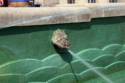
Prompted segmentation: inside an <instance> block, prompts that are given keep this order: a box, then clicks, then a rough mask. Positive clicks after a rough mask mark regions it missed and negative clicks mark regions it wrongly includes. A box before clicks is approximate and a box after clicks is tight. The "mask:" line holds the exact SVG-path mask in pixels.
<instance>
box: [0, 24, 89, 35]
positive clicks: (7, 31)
mask: <svg viewBox="0 0 125 83" xmlns="http://www.w3.org/2000/svg"><path fill="white" fill-rule="evenodd" d="M78 26H79V27H78ZM58 28H60V29H64V30H66V29H67V30H75V31H76V30H84V29H89V28H90V23H66V24H53V25H49V24H48V25H34V26H14V27H9V28H3V29H0V36H4V35H5V36H6V35H15V34H16V35H17V34H27V33H32V32H40V31H48V32H49V31H54V30H57V29H58Z"/></svg>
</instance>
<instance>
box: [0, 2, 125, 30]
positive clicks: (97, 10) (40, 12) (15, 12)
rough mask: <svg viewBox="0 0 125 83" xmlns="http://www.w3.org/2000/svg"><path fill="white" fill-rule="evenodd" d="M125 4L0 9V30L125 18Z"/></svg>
mask: <svg viewBox="0 0 125 83" xmlns="http://www.w3.org/2000/svg"><path fill="white" fill-rule="evenodd" d="M124 8H125V4H120V3H117V4H114V3H113V4H83V5H82V4H77V5H68V7H67V6H65V7H62V6H57V7H40V8H0V10H1V11H0V13H1V15H0V28H6V27H11V26H29V25H47V24H62V23H77V22H90V21H91V19H92V18H100V17H112V16H125V9H124Z"/></svg>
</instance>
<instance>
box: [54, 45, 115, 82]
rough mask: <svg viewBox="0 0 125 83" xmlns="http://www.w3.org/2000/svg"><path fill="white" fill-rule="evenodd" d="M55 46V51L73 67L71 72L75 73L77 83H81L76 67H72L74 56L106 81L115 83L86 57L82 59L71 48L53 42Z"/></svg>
mask: <svg viewBox="0 0 125 83" xmlns="http://www.w3.org/2000/svg"><path fill="white" fill-rule="evenodd" d="M53 46H54V48H55V51H56V52H57V53H58V54H59V55H60V56H61V58H62V59H63V60H64V61H65V62H67V63H69V66H70V68H71V72H72V73H73V75H74V78H75V80H76V83H79V79H78V77H77V75H76V73H75V71H74V69H73V67H72V64H71V62H72V60H73V57H74V58H76V59H78V60H79V61H81V62H82V63H83V64H84V65H86V67H88V68H89V69H91V71H93V72H94V73H95V74H97V75H98V76H100V77H101V78H103V79H104V80H105V81H106V83H114V82H112V80H110V79H109V78H108V77H107V76H105V74H103V73H102V72H100V71H98V70H96V69H95V68H94V66H93V65H91V64H89V63H88V62H86V61H85V60H84V59H81V58H80V57H79V56H77V55H76V54H75V53H73V52H72V51H71V50H68V49H65V48H60V47H58V46H57V45H54V44H53Z"/></svg>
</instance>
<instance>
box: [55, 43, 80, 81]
mask: <svg viewBox="0 0 125 83" xmlns="http://www.w3.org/2000/svg"><path fill="white" fill-rule="evenodd" d="M53 46H54V48H55V51H56V52H57V53H58V54H59V55H60V57H61V58H62V59H63V60H64V61H65V62H67V63H68V64H69V66H70V68H71V72H72V74H73V75H74V78H75V80H76V83H79V80H78V77H77V75H76V74H75V71H74V69H73V67H72V64H71V62H72V60H73V56H72V55H71V53H70V52H69V51H68V49H66V48H60V47H58V46H57V45H55V44H53Z"/></svg>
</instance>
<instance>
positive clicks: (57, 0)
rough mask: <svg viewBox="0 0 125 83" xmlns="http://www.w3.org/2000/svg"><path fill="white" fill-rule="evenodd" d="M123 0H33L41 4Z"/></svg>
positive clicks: (122, 0)
mask: <svg viewBox="0 0 125 83" xmlns="http://www.w3.org/2000/svg"><path fill="white" fill-rule="evenodd" d="M123 2H125V0H35V3H39V4H41V6H55V5H58V4H82V3H123Z"/></svg>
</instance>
